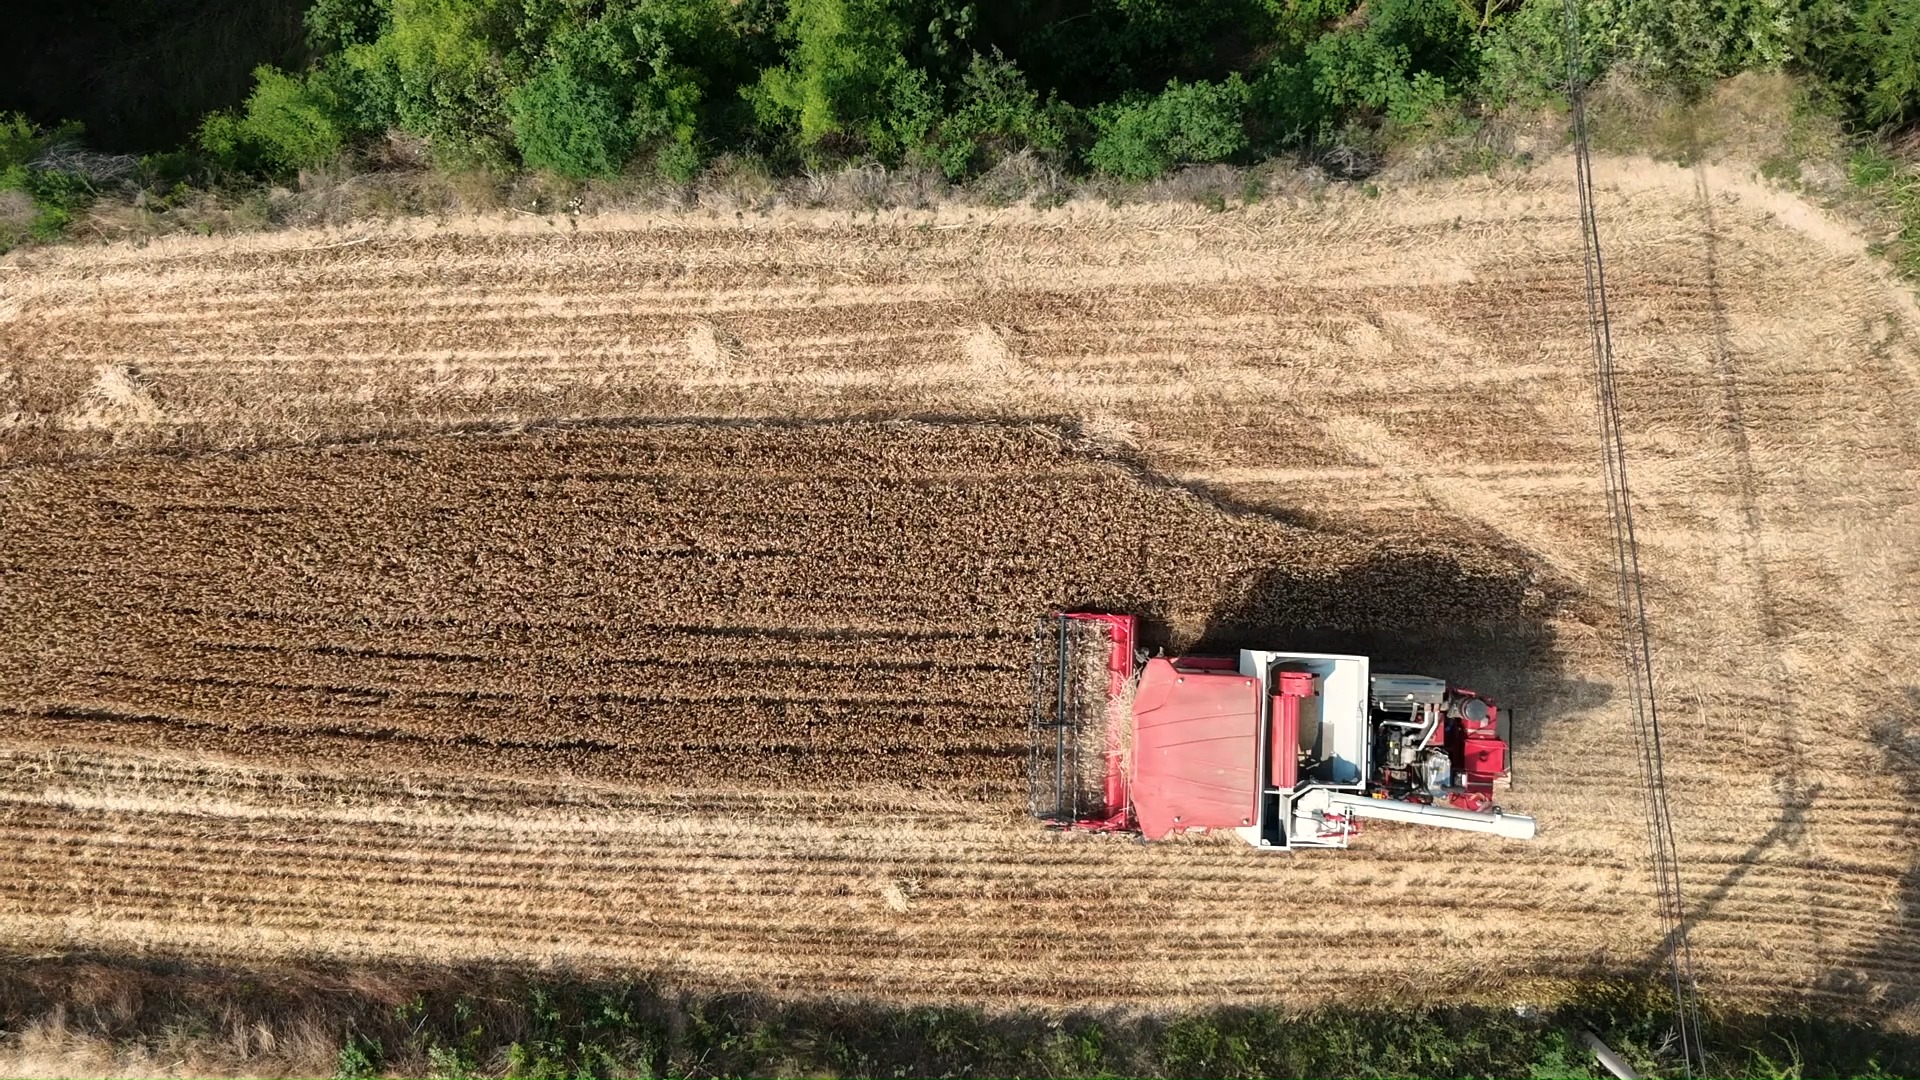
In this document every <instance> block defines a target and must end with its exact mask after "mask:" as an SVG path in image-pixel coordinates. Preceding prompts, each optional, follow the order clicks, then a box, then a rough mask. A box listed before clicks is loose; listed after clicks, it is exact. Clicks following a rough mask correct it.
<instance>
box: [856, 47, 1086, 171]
mask: <svg viewBox="0 0 1920 1080" xmlns="http://www.w3.org/2000/svg"><path fill="white" fill-rule="evenodd" d="M914 89H915V91H916V92H917V93H920V94H923V95H924V96H923V97H920V98H918V99H916V100H912V101H906V102H902V101H900V100H899V99H898V98H896V106H895V110H894V112H895V123H896V130H897V131H898V132H899V133H900V135H901V137H902V138H903V140H907V141H909V144H910V145H912V146H916V147H918V148H920V152H921V153H922V155H923V156H925V157H926V158H928V159H929V160H931V161H933V162H934V163H935V164H937V165H939V167H940V169H941V171H942V172H944V173H946V175H947V176H948V177H950V178H953V179H959V178H960V177H962V176H966V175H967V174H969V173H971V172H974V171H975V170H977V169H978V168H980V167H982V166H983V165H985V164H987V163H988V162H989V161H991V160H992V159H995V158H999V157H1004V156H1006V155H1008V154H1012V153H1016V152H1019V151H1021V150H1028V151H1032V152H1034V153H1036V154H1039V155H1040V156H1042V157H1046V158H1057V157H1059V156H1060V155H1061V154H1062V153H1063V152H1064V151H1065V150H1066V146H1067V129H1068V127H1069V126H1070V125H1071V124H1072V123H1073V119H1074V117H1073V110H1072V109H1071V108H1069V107H1067V106H1065V105H1062V104H1061V103H1060V102H1059V101H1058V100H1049V101H1047V102H1044V103H1043V102H1042V101H1041V100H1040V95H1039V94H1038V93H1036V92H1035V91H1034V90H1033V89H1032V88H1031V87H1030V86H1028V85H1027V79H1026V76H1025V75H1023V74H1022V73H1021V71H1020V69H1019V68H1018V67H1016V66H1015V65H1014V63H1013V62H1012V61H1010V60H1008V59H1007V58H1006V57H1005V56H1003V55H1002V54H1001V53H1000V51H999V50H997V49H996V50H994V52H993V54H992V55H991V56H982V55H980V54H978V53H976V54H974V57H973V62H972V63H971V64H970V65H969V66H968V68H967V73H966V75H965V76H964V77H963V78H962V80H961V84H960V95H959V101H958V103H957V104H956V105H955V107H954V109H953V110H952V112H951V113H949V114H948V115H946V116H945V117H940V116H939V115H938V112H937V109H938V99H937V98H935V97H934V96H933V94H932V93H931V92H930V91H928V90H927V89H925V86H924V82H923V81H918V80H916V82H915V84H914ZM923 123H924V127H923V126H922V124H923Z"/></svg>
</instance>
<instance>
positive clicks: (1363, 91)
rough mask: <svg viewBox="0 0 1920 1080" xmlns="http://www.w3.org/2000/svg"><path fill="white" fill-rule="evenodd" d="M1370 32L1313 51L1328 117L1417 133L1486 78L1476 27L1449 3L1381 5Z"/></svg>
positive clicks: (1388, 0)
mask: <svg viewBox="0 0 1920 1080" xmlns="http://www.w3.org/2000/svg"><path fill="white" fill-rule="evenodd" d="M1368 14H1369V17H1368V19H1367V22H1366V24H1365V26H1363V27H1354V28H1348V29H1342V30H1337V31H1335V32H1333V33H1330V34H1326V35H1324V36H1322V37H1320V38H1318V39H1317V40H1315V41H1314V42H1313V43H1312V44H1311V45H1309V46H1308V47H1307V67H1308V70H1309V71H1311V73H1312V77H1313V86H1314V90H1315V92H1317V93H1318V94H1319V95H1320V97H1321V98H1322V99H1323V100H1324V102H1325V104H1326V107H1327V108H1328V110H1329V111H1340V112H1347V113H1359V114H1362V115H1365V114H1373V115H1383V116H1385V117H1387V118H1388V119H1390V120H1392V121H1394V122H1395V123H1398V124H1402V125H1414V124H1418V123H1420V122H1422V121H1423V120H1425V119H1426V118H1427V117H1428V116H1429V115H1431V114H1432V113H1433V112H1434V111H1435V110H1436V109H1439V108H1440V107H1442V106H1444V105H1446V104H1447V103H1448V102H1449V101H1450V100H1451V99H1452V98H1454V97H1456V96H1457V95H1458V93H1459V88H1460V87H1461V86H1462V85H1464V84H1467V83H1470V82H1474V81H1477V79H1478V77H1479V67H1478V60H1479V46H1478V42H1477V41H1476V40H1475V38H1474V24H1473V23H1472V22H1471V21H1469V19H1468V18H1467V16H1466V14H1465V11H1464V9H1463V8H1462V7H1461V6H1460V5H1459V4H1457V3H1452V2H1449V0H1382V2H1380V3H1378V4H1376V5H1374V6H1373V7H1370V8H1369V9H1368Z"/></svg>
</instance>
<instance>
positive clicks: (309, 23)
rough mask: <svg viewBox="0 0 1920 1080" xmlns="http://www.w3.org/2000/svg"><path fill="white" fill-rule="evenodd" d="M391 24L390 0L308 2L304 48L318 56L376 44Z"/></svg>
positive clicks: (322, 0)
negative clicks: (307, 47)
mask: <svg viewBox="0 0 1920 1080" xmlns="http://www.w3.org/2000/svg"><path fill="white" fill-rule="evenodd" d="M392 20H393V4H392V0H311V3H310V4H309V5H308V6H307V12H306V15H305V16H304V19H303V21H304V22H305V24H306V28H307V42H308V44H310V45H312V46H313V47H314V48H315V49H318V50H320V51H322V52H337V51H339V50H342V49H346V48H349V47H351V46H354V45H365V44H367V43H368V42H371V41H376V40H378V39H379V37H380V35H381V34H382V33H384V32H385V31H386V29H387V27H388V26H390V25H391V24H392Z"/></svg>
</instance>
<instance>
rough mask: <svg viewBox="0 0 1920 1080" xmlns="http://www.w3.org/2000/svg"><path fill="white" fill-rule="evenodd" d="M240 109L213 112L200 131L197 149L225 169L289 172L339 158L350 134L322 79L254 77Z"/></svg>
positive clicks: (277, 74)
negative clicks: (250, 90) (238, 110)
mask: <svg viewBox="0 0 1920 1080" xmlns="http://www.w3.org/2000/svg"><path fill="white" fill-rule="evenodd" d="M253 84H254V86H253V93H252V94H250V95H249V96H248V97H247V104H246V107H245V109H244V110H242V111H240V112H237V113H233V112H227V113H214V114H213V115H211V116H209V117H207V119H206V121H205V122H203V123H202V124H201V126H200V132H199V142H200V146H201V149H203V150H205V151H206V152H207V153H209V154H210V155H212V156H213V158H214V160H216V161H218V162H220V163H222V164H223V165H226V166H227V167H229V168H241V169H253V168H262V169H265V170H267V171H269V172H292V171H294V170H297V169H304V168H308V167H311V166H314V165H319V164H321V163H323V162H326V161H330V160H332V159H333V158H335V157H337V156H339V154H340V152H341V150H342V149H343V148H344V147H345V145H346V141H347V135H348V131H347V129H346V126H345V125H344V124H343V123H342V122H341V114H342V106H341V104H340V102H339V101H338V100H337V99H336V98H335V97H334V95H333V94H332V93H331V92H330V87H329V86H328V84H326V83H325V82H324V81H323V80H316V79H301V78H299V77H296V76H293V75H289V74H287V73H286V72H284V71H279V70H277V69H274V68H271V67H264V66H263V67H258V68H255V69H254V72H253Z"/></svg>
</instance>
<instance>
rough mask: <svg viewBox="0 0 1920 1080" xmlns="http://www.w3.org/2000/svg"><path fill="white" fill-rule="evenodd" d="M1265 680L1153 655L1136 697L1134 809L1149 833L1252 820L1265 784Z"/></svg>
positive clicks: (1218, 826)
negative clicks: (1182, 665) (1261, 744)
mask: <svg viewBox="0 0 1920 1080" xmlns="http://www.w3.org/2000/svg"><path fill="white" fill-rule="evenodd" d="M1259 722H1260V683H1259V680H1257V679H1251V678H1248V677H1247V676H1245V675H1240V674H1237V673H1229V672H1226V671H1207V672H1196V671H1191V670H1189V671H1185V672H1183V671H1180V670H1178V669H1176V668H1175V667H1174V665H1173V664H1172V663H1170V662H1168V661H1166V660H1149V661H1148V662H1147V666H1146V669H1145V671H1144V672H1143V673H1142V674H1141V676H1140V688H1139V690H1138V691H1137V692H1136V694H1135V696H1134V704H1133V724H1134V730H1133V792H1132V794H1133V809H1134V817H1135V820H1136V822H1137V823H1138V827H1139V829H1140V832H1141V833H1142V834H1143V835H1144V836H1146V837H1147V839H1149V840H1157V839H1159V838H1161V837H1164V836H1166V835H1168V834H1169V833H1174V832H1179V831H1181V830H1185V829H1232V828H1238V827H1240V826H1242V825H1248V824H1251V823H1252V821H1253V817H1254V807H1255V800H1256V799H1257V797H1258V794H1259V787H1260V772H1261V770H1260V762H1259V760H1258V758H1259V750H1258V741H1257V735H1258V725H1259Z"/></svg>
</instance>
